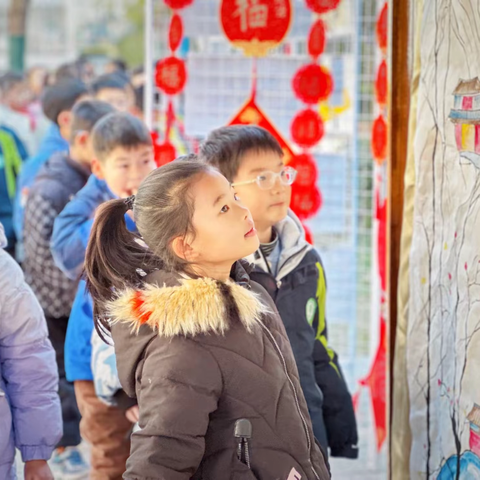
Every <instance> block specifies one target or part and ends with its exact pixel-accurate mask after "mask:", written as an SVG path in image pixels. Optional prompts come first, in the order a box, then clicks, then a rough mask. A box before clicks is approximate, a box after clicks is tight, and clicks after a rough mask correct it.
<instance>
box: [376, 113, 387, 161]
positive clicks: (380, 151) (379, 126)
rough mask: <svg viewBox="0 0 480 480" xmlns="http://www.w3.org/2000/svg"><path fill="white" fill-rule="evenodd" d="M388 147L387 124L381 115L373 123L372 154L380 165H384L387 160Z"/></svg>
mask: <svg viewBox="0 0 480 480" xmlns="http://www.w3.org/2000/svg"><path fill="white" fill-rule="evenodd" d="M387 145H388V132H387V123H386V122H385V119H384V118H383V115H379V116H378V117H377V118H376V119H375V121H374V122H373V128H372V153H373V157H374V158H375V160H376V162H377V163H378V164H382V163H383V162H384V161H385V159H386V158H387Z"/></svg>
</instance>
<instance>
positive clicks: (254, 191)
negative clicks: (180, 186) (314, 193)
mask: <svg viewBox="0 0 480 480" xmlns="http://www.w3.org/2000/svg"><path fill="white" fill-rule="evenodd" d="M282 157H283V152H282V149H281V147H280V145H279V144H278V142H277V141H276V140H275V138H274V137H273V136H272V135H271V134H270V133H269V132H267V131H266V130H264V129H262V128H259V127H256V126H230V127H223V128H219V129H218V130H215V131H213V132H212V133H211V134H210V135H209V136H208V138H207V140H206V141H205V143H204V144H203V145H202V147H201V150H200V160H203V161H205V162H207V163H208V164H210V165H213V166H215V167H217V168H218V169H219V170H220V171H221V172H222V173H223V174H224V175H225V176H226V177H227V179H228V180H229V181H230V182H232V186H233V187H234V189H235V192H236V193H237V194H238V195H239V197H240V198H241V199H242V201H243V202H244V203H245V205H246V206H247V207H248V208H249V209H250V211H251V212H252V216H253V220H254V222H255V226H256V228H257V231H258V236H259V239H260V248H259V249H258V250H257V251H256V252H255V253H253V254H252V255H250V256H249V257H248V258H247V260H248V261H249V262H251V263H252V264H253V265H255V269H254V271H253V272H252V273H251V277H252V279H254V280H255V281H256V282H258V283H260V284H261V285H262V286H263V287H264V288H265V289H266V290H267V291H268V292H269V294H270V295H271V297H272V298H273V300H274V302H275V305H276V307H277V308H278V311H279V312H280V316H281V317H282V320H283V323H284V325H285V328H286V330H287V334H288V338H289V339H290V342H291V344H292V349H293V353H294V355H295V360H296V362H297V367H298V370H299V374H300V382H301V384H302V389H303V393H304V394H305V398H306V400H307V404H308V408H309V412H310V416H311V418H312V423H313V428H314V432H315V436H316V437H317V440H318V441H319V442H320V443H321V445H322V446H323V447H324V449H325V450H326V449H327V446H328V447H330V452H331V455H332V456H335V457H347V458H356V457H357V456H358V449H357V440H358V438H357V427H356V421H355V415H354V410H353V404H352V399H351V396H350V393H349V392H348V388H347V385H346V383H345V380H344V378H343V375H342V372H341V369H340V365H339V363H338V358H337V355H336V354H335V352H334V351H333V350H332V349H331V348H330V346H329V345H328V341H327V323H326V316H325V301H326V279H325V272H324V268H323V264H322V261H321V258H320V255H319V254H318V252H317V251H316V250H315V249H314V248H312V246H311V245H310V244H309V243H308V242H307V241H306V240H305V232H304V230H303V228H302V225H301V223H300V222H299V220H298V219H297V217H296V216H295V214H294V213H293V212H292V211H289V208H288V207H289V204H290V196H291V185H292V183H293V181H294V180H295V176H296V172H295V170H293V169H292V168H291V167H288V166H287V167H285V166H284V163H283V160H282Z"/></svg>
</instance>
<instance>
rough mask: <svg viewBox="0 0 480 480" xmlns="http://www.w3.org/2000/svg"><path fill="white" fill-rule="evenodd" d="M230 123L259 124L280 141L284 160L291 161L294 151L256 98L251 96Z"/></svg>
mask: <svg viewBox="0 0 480 480" xmlns="http://www.w3.org/2000/svg"><path fill="white" fill-rule="evenodd" d="M228 125H258V126H259V127H262V128H264V129H265V130H268V131H269V132H270V133H271V134H272V135H273V136H274V137H275V138H276V140H277V141H278V143H279V144H280V147H282V150H283V161H284V162H285V163H290V161H291V159H292V158H293V157H294V153H293V151H292V149H291V148H290V146H289V145H288V143H287V142H286V140H285V139H284V138H283V136H282V134H281V133H280V132H279V131H278V130H277V128H276V127H275V125H274V124H273V122H272V121H271V120H270V119H269V118H268V117H267V115H266V114H265V112H264V111H263V110H262V109H261V108H260V107H259V106H258V105H257V103H256V101H255V99H254V98H250V99H249V100H248V101H247V102H246V103H245V104H244V105H243V106H242V108H241V109H240V110H239V111H238V112H237V113H236V114H235V116H234V117H233V118H232V119H231V120H230V121H229V122H228Z"/></svg>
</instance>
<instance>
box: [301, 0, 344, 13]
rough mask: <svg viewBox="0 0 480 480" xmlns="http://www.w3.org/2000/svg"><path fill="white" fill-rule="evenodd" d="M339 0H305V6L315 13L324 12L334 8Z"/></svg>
mask: <svg viewBox="0 0 480 480" xmlns="http://www.w3.org/2000/svg"><path fill="white" fill-rule="evenodd" d="M339 3H340V0H306V4H307V7H308V8H309V9H310V10H312V11H314V12H315V13H320V14H321V13H326V12H329V11H330V10H335V9H336V8H337V7H338V5H339Z"/></svg>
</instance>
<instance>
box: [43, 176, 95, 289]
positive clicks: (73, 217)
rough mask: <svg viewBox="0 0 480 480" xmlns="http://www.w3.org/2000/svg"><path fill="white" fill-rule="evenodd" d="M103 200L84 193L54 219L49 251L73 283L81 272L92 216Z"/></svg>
mask: <svg viewBox="0 0 480 480" xmlns="http://www.w3.org/2000/svg"><path fill="white" fill-rule="evenodd" d="M87 185H88V184H87ZM101 201H102V200H101V199H95V198H88V196H87V195H86V192H84V191H82V190H81V191H80V192H79V193H78V194H77V196H76V197H75V198H73V200H71V201H70V202H69V203H68V204H67V205H66V206H65V208H64V209H63V211H62V212H61V213H60V215H58V217H57V218H56V220H55V223H54V227H53V235H52V240H51V243H50V250H51V251H52V255H53V259H54V260H55V264H56V265H57V267H58V268H60V270H62V272H63V273H65V275H66V276H67V277H68V278H70V279H72V280H76V279H78V278H79V277H80V275H81V273H82V268H83V263H84V260H85V252H86V250H87V243H88V238H89V236H90V230H91V229H92V225H93V215H94V212H95V209H96V208H97V206H98V205H99V204H100V203H101Z"/></svg>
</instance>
